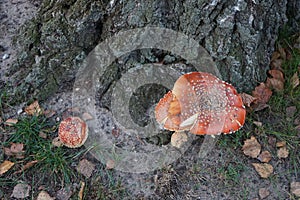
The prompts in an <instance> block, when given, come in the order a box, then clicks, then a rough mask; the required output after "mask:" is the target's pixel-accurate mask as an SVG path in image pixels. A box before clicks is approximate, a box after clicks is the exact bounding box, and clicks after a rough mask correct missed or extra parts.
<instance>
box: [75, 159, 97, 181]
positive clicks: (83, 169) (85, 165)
mask: <svg viewBox="0 0 300 200" xmlns="http://www.w3.org/2000/svg"><path fill="white" fill-rule="evenodd" d="M76 169H77V171H78V172H79V173H81V174H82V175H84V176H85V177H86V178H89V177H91V175H92V173H93V171H94V169H95V165H94V164H93V163H91V162H90V161H88V160H87V159H83V160H81V161H80V162H79V164H78V166H77V168H76Z"/></svg>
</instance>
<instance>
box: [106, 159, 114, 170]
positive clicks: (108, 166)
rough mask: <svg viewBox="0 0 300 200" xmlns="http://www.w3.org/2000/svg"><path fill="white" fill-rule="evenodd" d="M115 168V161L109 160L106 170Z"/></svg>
mask: <svg viewBox="0 0 300 200" xmlns="http://www.w3.org/2000/svg"><path fill="white" fill-rule="evenodd" d="M113 168H115V161H114V160H112V159H109V160H107V161H106V169H113Z"/></svg>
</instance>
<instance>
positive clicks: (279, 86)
mask: <svg viewBox="0 0 300 200" xmlns="http://www.w3.org/2000/svg"><path fill="white" fill-rule="evenodd" d="M266 85H267V87H269V88H271V89H274V90H275V91H276V92H280V91H283V89H284V82H282V81H280V80H278V79H275V78H267V81H266Z"/></svg>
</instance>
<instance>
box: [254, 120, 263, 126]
mask: <svg viewBox="0 0 300 200" xmlns="http://www.w3.org/2000/svg"><path fill="white" fill-rule="evenodd" d="M253 124H254V125H256V126H257V127H262V125H263V124H262V122H258V121H253Z"/></svg>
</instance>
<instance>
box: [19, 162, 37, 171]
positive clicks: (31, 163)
mask: <svg viewBox="0 0 300 200" xmlns="http://www.w3.org/2000/svg"><path fill="white" fill-rule="evenodd" d="M37 162H38V161H37V160H33V161H30V162H28V163H26V164H25V165H24V166H23V167H22V168H21V169H20V170H18V171H16V172H15V174H19V173H22V172H23V171H25V170H26V169H29V168H30V167H32V166H33V165H35V164H36V163H37Z"/></svg>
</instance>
